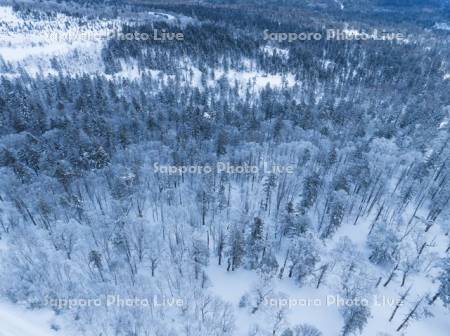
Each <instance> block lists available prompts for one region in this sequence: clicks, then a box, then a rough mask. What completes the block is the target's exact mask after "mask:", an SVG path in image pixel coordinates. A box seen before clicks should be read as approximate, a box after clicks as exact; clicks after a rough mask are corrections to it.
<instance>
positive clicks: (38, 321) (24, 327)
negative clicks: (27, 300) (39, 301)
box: [0, 302, 67, 336]
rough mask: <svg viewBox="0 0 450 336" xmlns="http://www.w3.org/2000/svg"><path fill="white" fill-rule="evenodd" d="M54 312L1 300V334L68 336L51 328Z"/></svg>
mask: <svg viewBox="0 0 450 336" xmlns="http://www.w3.org/2000/svg"><path fill="white" fill-rule="evenodd" d="M53 320H54V314H53V313H52V312H50V311H29V310H26V309H24V308H21V307H18V306H16V305H13V304H10V303H4V302H0V336H55V335H60V336H67V334H62V333H61V332H56V331H54V330H52V329H51V328H50V326H51V324H52V323H53Z"/></svg>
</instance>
